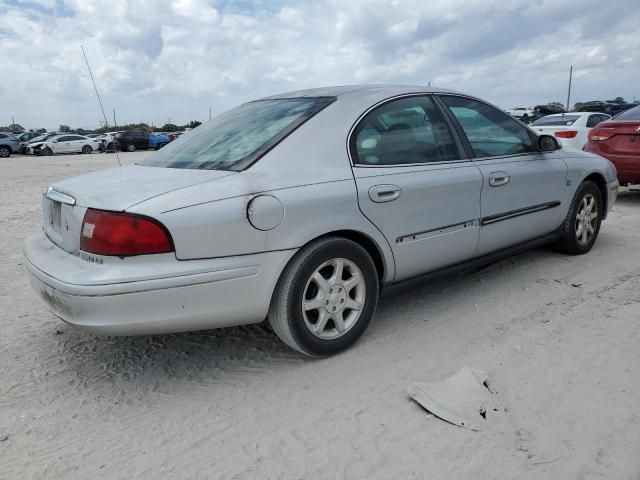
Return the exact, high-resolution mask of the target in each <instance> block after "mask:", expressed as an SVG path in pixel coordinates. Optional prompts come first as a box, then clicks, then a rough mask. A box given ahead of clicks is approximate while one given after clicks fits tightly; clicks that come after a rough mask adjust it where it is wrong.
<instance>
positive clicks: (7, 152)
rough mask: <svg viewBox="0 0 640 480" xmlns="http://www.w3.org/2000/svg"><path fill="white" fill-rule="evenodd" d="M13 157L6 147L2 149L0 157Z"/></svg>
mask: <svg viewBox="0 0 640 480" xmlns="http://www.w3.org/2000/svg"><path fill="white" fill-rule="evenodd" d="M10 156H11V149H10V148H9V147H5V146H4V145H3V146H1V147H0V157H2V158H7V157H10Z"/></svg>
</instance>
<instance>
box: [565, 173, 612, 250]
mask: <svg viewBox="0 0 640 480" xmlns="http://www.w3.org/2000/svg"><path fill="white" fill-rule="evenodd" d="M589 198H593V199H594V200H595V202H596V205H595V211H597V218H595V219H593V220H589V223H590V225H591V226H592V229H593V233H592V234H591V237H590V238H588V239H584V240H585V241H580V239H579V238H578V230H579V222H578V215H579V214H580V213H581V209H582V205H583V201H585V199H587V200H588V199H589ZM603 215H604V203H603V200H602V193H601V192H600V189H599V188H598V186H597V185H596V184H595V183H593V182H591V181H586V182H582V184H581V185H580V186H579V187H578V190H577V191H576V193H575V195H574V196H573V200H572V201H571V206H570V207H569V211H568V212H567V217H566V218H565V220H564V223H563V224H562V229H561V236H560V239H559V240H558V242H557V243H556V248H557V250H559V251H560V252H562V253H566V254H567V255H583V254H585V253H587V252H589V250H591V248H592V247H593V245H594V244H595V243H596V239H597V238H598V233H599V232H600V225H601V224H602V216H603ZM582 223H583V224H584V223H585V221H583V222H582ZM583 228H584V227H583Z"/></svg>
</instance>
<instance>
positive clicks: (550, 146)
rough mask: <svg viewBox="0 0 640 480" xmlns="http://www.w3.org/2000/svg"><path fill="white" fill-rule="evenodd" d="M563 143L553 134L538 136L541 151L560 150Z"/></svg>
mask: <svg viewBox="0 0 640 480" xmlns="http://www.w3.org/2000/svg"><path fill="white" fill-rule="evenodd" d="M561 148H562V145H560V142H559V141H558V139H557V138H556V137H554V136H552V135H540V136H539V137H538V150H540V151H541V152H555V151H556V150H560V149H561Z"/></svg>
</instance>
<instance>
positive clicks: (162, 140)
mask: <svg viewBox="0 0 640 480" xmlns="http://www.w3.org/2000/svg"><path fill="white" fill-rule="evenodd" d="M171 140H172V139H171V138H169V136H168V135H164V134H162V133H152V134H150V135H149V148H150V149H151V150H160V149H161V148H162V147H164V146H165V145H167V144H168V143H170V142H171Z"/></svg>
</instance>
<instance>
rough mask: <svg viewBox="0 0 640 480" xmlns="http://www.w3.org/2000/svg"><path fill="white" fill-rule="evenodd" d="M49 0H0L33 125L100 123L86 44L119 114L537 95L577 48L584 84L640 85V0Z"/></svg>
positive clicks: (4, 85)
mask: <svg viewBox="0 0 640 480" xmlns="http://www.w3.org/2000/svg"><path fill="white" fill-rule="evenodd" d="M42 3H45V4H46V5H42V6H38V5H36V4H35V2H29V3H20V2H16V1H13V2H11V4H9V3H4V4H3V3H0V55H2V58H3V59H11V60H12V61H11V62H10V68H7V69H5V70H4V71H3V81H2V82H1V83H0V97H1V98H2V105H3V108H2V111H3V112H4V114H5V115H8V116H11V115H13V116H14V117H16V119H19V120H20V123H22V124H23V125H25V126H27V127H41V126H45V127H48V128H53V127H56V126H57V125H59V124H60V123H69V124H71V125H73V126H83V127H85V128H86V127H94V126H96V125H97V123H98V121H99V119H100V118H101V116H102V115H101V113H100V112H99V110H98V109H97V101H96V99H95V97H94V94H93V90H92V86H91V83H90V80H89V77H88V74H87V71H86V66H85V65H84V60H83V58H82V53H81V51H80V45H81V44H83V45H84V46H85V49H86V50H87V54H88V56H89V60H90V61H91V64H92V67H93V71H94V75H95V77H96V82H97V83H98V87H99V88H100V91H101V95H102V97H103V103H104V104H105V107H106V109H107V110H108V112H107V113H108V114H109V113H110V112H111V110H112V109H116V111H117V115H118V120H119V122H122V121H126V122H137V121H147V122H154V123H156V124H160V123H163V122H165V121H166V120H167V118H168V117H171V119H172V121H174V122H178V123H183V122H187V121H189V120H191V119H201V120H203V119H205V118H207V117H208V110H209V106H210V105H212V106H213V111H214V112H219V111H222V110H224V109H227V108H229V107H231V106H233V105H235V104H237V103H239V102H242V101H245V100H249V99H252V98H256V97H259V96H262V95H266V94H271V93H277V92H282V91H288V90H295V89H299V88H306V87H314V86H321V85H330V84H348V83H367V82H376V83H378V82H384V83H389V82H392V83H402V84H408V83H418V84H426V83H427V82H429V81H431V82H432V84H433V85H438V86H445V87H450V88H454V89H457V90H462V91H467V92H469V93H473V94H476V95H478V96H481V97H484V98H487V99H488V100H490V101H492V102H493V103H496V104H499V105H502V106H505V107H508V106H511V105H514V104H536V103H542V102H546V101H549V100H561V99H563V97H564V96H565V89H566V81H567V74H568V68H569V65H571V64H573V65H574V67H575V72H576V76H575V80H576V81H575V83H574V98H575V99H576V100H587V99H607V98H611V97H615V96H618V95H621V96H624V97H626V98H629V99H632V98H633V97H634V95H638V96H640V92H639V91H637V90H636V88H637V78H638V77H639V76H640V58H639V57H640V35H637V25H638V24H640V12H638V10H637V8H636V7H637V5H636V2H635V1H633V0H620V1H618V2H616V8H605V9H603V8H601V2H597V1H596V0H584V1H578V0H572V1H565V2H557V1H548V0H533V1H532V0H515V1H513V2H502V1H498V0H474V1H468V0H466V1H463V0H433V1H430V2H424V1H423V0H406V1H402V0H351V1H349V2H345V1H344V0H320V1H316V2H301V1H296V2H293V1H286V0H275V1H273V2H261V1H258V0H247V1H243V2H228V1H224V0H218V1H213V0H211V1H208V0H173V1H170V0H131V1H126V0H112V1H109V2H106V1H98V0H93V1H90V0H73V1H67V2H66V3H64V4H63V3H62V2H54V1H50V2H42ZM109 117H110V118H111V115H109ZM5 123H8V119H1V118H0V124H5Z"/></svg>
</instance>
